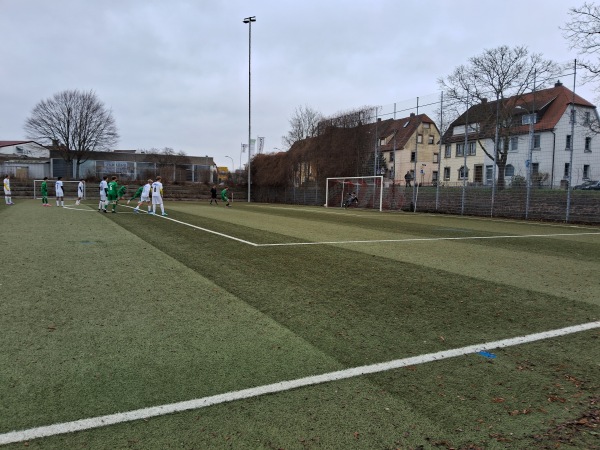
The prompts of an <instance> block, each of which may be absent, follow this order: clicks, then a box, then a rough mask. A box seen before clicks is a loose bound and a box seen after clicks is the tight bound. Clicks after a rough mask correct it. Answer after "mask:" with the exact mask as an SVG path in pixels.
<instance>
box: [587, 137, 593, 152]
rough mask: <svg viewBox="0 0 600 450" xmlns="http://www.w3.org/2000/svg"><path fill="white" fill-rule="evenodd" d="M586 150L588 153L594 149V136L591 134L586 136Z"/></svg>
mask: <svg viewBox="0 0 600 450" xmlns="http://www.w3.org/2000/svg"><path fill="white" fill-rule="evenodd" d="M585 151H586V152H588V153H589V152H591V151H592V138H591V137H589V136H588V137H586V138H585Z"/></svg>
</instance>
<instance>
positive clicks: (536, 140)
mask: <svg viewBox="0 0 600 450" xmlns="http://www.w3.org/2000/svg"><path fill="white" fill-rule="evenodd" d="M541 146H542V137H541V136H540V134H539V133H538V134H534V135H533V148H534V149H537V150H539V149H540V148H541Z"/></svg>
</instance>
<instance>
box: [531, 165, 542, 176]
mask: <svg viewBox="0 0 600 450" xmlns="http://www.w3.org/2000/svg"><path fill="white" fill-rule="evenodd" d="M531 173H532V174H533V175H536V174H538V173H540V163H533V164H532V165H531Z"/></svg>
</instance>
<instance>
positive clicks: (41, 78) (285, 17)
mask: <svg viewBox="0 0 600 450" xmlns="http://www.w3.org/2000/svg"><path fill="white" fill-rule="evenodd" d="M582 3H583V0H581V1H572V0H561V1H558V0H504V1H502V2H492V1H486V0H454V1H445V0H430V1H428V2H423V1H417V0H371V1H341V0H327V1H324V0H303V1H293V2H292V1H287V0H264V1H249V0H228V1H225V0H224V1H219V0H162V1H159V0H52V1H49V0H0V33H1V36H2V38H1V40H2V44H0V61H1V63H0V140H20V139H24V138H25V137H26V136H25V132H24V130H23V124H24V122H25V120H26V118H27V117H28V116H29V114H30V113H31V110H32V109H33V107H34V106H35V105H36V104H37V103H38V102H39V101H41V100H43V99H47V98H49V97H51V96H52V95H53V94H55V93H57V92H60V91H63V90H67V89H80V90H93V91H95V92H96V95H97V96H98V98H99V99H100V100H101V101H103V102H104V103H105V105H106V106H107V107H108V108H110V109H111V110H112V113H113V115H114V117H115V120H116V123H117V127H118V130H119V134H120V136H121V139H120V141H119V143H118V145H117V148H118V149H149V148H152V147H155V148H164V147H171V148H173V149H175V150H176V151H184V152H186V153H187V154H188V155H199V156H203V155H209V156H213V157H214V158H215V162H216V163H217V164H219V165H227V166H231V160H230V159H229V158H226V157H225V155H228V156H231V157H232V158H233V160H234V165H235V166H236V168H237V167H238V166H239V165H240V159H241V158H240V156H241V155H240V146H241V143H242V142H246V141H247V139H248V25H245V24H244V23H242V20H243V19H244V18H245V17H248V16H256V19H257V21H256V22H255V23H253V24H252V136H253V137H256V136H264V137H265V152H271V151H274V149H275V148H282V147H283V146H282V143H281V136H283V135H285V134H286V133H287V131H288V130H289V119H290V118H291V117H292V115H293V113H294V110H295V109H296V107H298V106H301V105H302V106H304V105H308V106H310V107H311V108H313V109H316V110H318V111H320V112H321V113H323V114H325V115H331V114H334V113H336V112H339V111H343V110H348V109H351V108H355V107H360V106H365V105H371V106H379V105H391V104H394V103H396V102H406V101H407V100H409V99H414V98H416V97H417V96H421V97H425V96H429V95H433V94H435V93H437V92H438V86H437V79H438V78H440V77H443V76H446V75H448V74H449V73H450V72H451V71H452V70H453V69H454V68H455V67H456V66H458V65H460V64H464V63H466V62H467V60H468V58H469V57H471V56H475V55H479V54H480V53H482V51H483V50H484V49H486V48H494V47H498V46H500V45H505V44H506V45H509V46H515V45H526V46H527V47H528V48H529V50H530V51H531V52H536V53H542V54H543V55H544V56H545V57H546V58H548V59H553V60H555V61H557V62H560V63H565V62H567V61H572V60H573V59H574V58H575V57H576V54H575V52H574V51H570V50H569V48H568V45H567V42H566V41H565V40H564V38H563V36H562V32H561V31H560V30H559V26H562V25H563V24H564V23H565V22H566V21H567V20H568V14H567V13H568V9H569V8H570V7H573V6H580V5H581V4H582ZM565 85H567V87H569V88H572V80H570V81H569V82H568V83H567V82H566V83H565ZM577 89H578V91H577V92H578V93H580V94H581V95H583V96H584V97H586V98H587V99H588V100H590V101H593V100H594V98H593V97H594V95H592V94H591V89H590V88H589V87H581V88H579V87H578V88H577ZM580 89H581V90H580ZM244 158H246V156H244ZM241 162H242V163H244V160H242V161H241Z"/></svg>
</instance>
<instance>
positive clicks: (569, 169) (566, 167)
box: [563, 163, 571, 178]
mask: <svg viewBox="0 0 600 450" xmlns="http://www.w3.org/2000/svg"><path fill="white" fill-rule="evenodd" d="M570 172H571V165H570V164H569V163H565V171H564V173H563V177H564V178H569V173H570Z"/></svg>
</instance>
